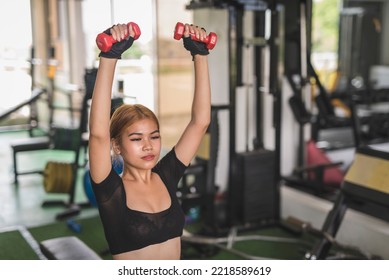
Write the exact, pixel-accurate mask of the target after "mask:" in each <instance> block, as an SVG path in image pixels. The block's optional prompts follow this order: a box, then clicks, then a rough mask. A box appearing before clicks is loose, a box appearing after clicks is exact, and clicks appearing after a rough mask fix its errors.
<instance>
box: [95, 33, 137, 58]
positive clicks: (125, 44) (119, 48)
mask: <svg viewBox="0 0 389 280" xmlns="http://www.w3.org/2000/svg"><path fill="white" fill-rule="evenodd" d="M104 33H105V34H107V35H111V28H108V29H107V30H105V31H104ZM133 43H134V38H132V37H131V36H129V37H128V38H127V39H124V40H121V41H120V42H116V43H114V44H113V45H112V47H111V49H110V50H109V51H108V52H100V54H99V56H101V57H106V58H117V59H121V58H122V54H123V53H124V52H125V51H126V50H128V49H129V48H130V47H131V46H132V44H133Z"/></svg>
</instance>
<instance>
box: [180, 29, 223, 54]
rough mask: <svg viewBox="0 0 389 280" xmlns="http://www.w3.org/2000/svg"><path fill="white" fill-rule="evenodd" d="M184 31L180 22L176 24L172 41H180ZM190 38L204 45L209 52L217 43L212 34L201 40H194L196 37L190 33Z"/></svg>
mask: <svg viewBox="0 0 389 280" xmlns="http://www.w3.org/2000/svg"><path fill="white" fill-rule="evenodd" d="M184 30H185V25H184V24H183V23H181V22H177V24H176V27H175V29H174V39H176V40H180V39H181V38H182V36H184ZM190 36H191V39H192V40H195V41H198V42H203V43H205V44H206V47H207V49H209V50H212V49H213V48H214V47H215V45H216V42H217V35H216V33H214V32H210V33H209V35H208V36H207V37H205V38H203V40H200V39H199V38H196V35H195V34H194V33H190Z"/></svg>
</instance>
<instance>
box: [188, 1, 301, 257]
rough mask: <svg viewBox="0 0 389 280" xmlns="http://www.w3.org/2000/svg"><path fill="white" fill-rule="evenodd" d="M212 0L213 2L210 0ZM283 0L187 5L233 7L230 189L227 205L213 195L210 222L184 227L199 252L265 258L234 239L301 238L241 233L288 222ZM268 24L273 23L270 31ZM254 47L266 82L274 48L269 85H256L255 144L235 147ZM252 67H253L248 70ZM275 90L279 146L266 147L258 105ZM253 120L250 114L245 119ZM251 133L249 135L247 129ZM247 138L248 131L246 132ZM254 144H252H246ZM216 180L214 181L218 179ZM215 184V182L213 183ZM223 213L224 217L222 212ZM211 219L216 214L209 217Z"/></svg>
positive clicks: (257, 65)
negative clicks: (283, 166)
mask: <svg viewBox="0 0 389 280" xmlns="http://www.w3.org/2000/svg"><path fill="white" fill-rule="evenodd" d="M211 2H212V3H211ZM278 4H279V2H278V1H209V2H208V3H206V1H191V2H190V4H189V5H188V6H187V8H188V9H201V8H219V9H227V10H228V65H229V67H230V68H229V77H228V78H229V105H226V108H225V109H227V110H228V112H229V171H228V174H229V180H228V190H227V192H228V195H227V198H226V206H225V209H224V210H223V209H219V208H217V205H216V201H215V198H214V199H208V203H210V204H211V205H210V206H209V207H208V208H207V209H211V208H212V207H213V210H214V211H215V212H216V211H217V212H219V211H224V212H225V213H224V215H221V214H218V213H215V212H214V213H210V214H209V215H208V213H205V214H204V215H206V216H205V217H208V219H206V218H205V220H204V221H205V223H204V224H203V228H202V229H201V230H200V231H199V233H198V234H197V233H190V232H189V231H185V233H184V235H183V241H184V244H189V245H192V246H194V247H196V248H197V249H198V250H199V251H200V253H201V252H203V250H206V249H204V248H202V247H207V246H213V247H217V248H218V249H222V250H226V251H229V252H231V253H233V254H236V255H239V256H241V257H243V258H248V259H260V257H258V256H251V255H247V254H245V253H243V252H239V251H237V250H234V249H233V244H234V242H239V241H243V240H268V241H276V242H291V243H299V242H301V240H298V239H295V238H284V239H283V238H276V237H275V238H271V237H270V238H269V237H263V236H258V235H255V236H250V237H240V236H239V233H240V232H243V231H248V230H256V229H260V228H264V227H272V226H280V227H282V228H284V229H289V230H291V231H292V232H294V231H293V229H292V228H289V227H288V225H287V224H285V223H284V222H283V221H281V219H280V213H279V205H280V201H279V186H278V184H279V181H280V154H281V99H282V92H281V89H280V75H281V73H280V62H281V61H280V57H281V53H282V52H283V49H282V48H283V42H282V41H283V34H282V29H283V10H282V7H281V6H279V5H278ZM245 11H252V12H253V15H254V20H253V30H254V37H253V38H244V35H243V30H244V26H243V18H244V15H245ZM265 25H269V26H270V27H271V29H270V32H269V33H268V34H266V32H267V31H265ZM244 47H247V48H249V47H253V50H254V57H255V58H254V60H253V61H255V62H254V63H255V65H254V67H253V68H254V72H255V73H254V75H255V77H254V79H255V80H256V81H258V83H261V82H264V81H263V80H264V78H263V73H262V71H263V65H264V64H265V60H262V57H263V53H262V52H263V50H264V48H267V49H268V51H269V56H270V57H269V64H266V66H265V67H267V70H268V72H269V80H268V81H266V82H267V84H268V88H266V89H265V90H264V88H265V87H264V86H262V85H261V84H257V85H255V87H254V96H255V108H257V109H256V111H255V121H256V122H255V130H256V131H255V137H254V139H253V143H252V146H253V149H252V150H250V149H248V148H247V149H246V150H245V151H243V152H237V150H236V137H237V135H236V134H237V127H236V126H237V124H236V116H237V114H238V113H239V112H238V111H237V104H236V98H237V92H236V90H237V88H238V87H241V86H246V87H247V86H248V85H247V84H245V82H244V79H243V77H242V70H243V49H244ZM251 71H252V69H250V72H249V73H252V72H251ZM264 93H270V94H271V95H272V98H273V128H274V134H275V136H274V139H275V145H274V146H275V148H274V151H271V150H267V149H265V148H264V139H263V137H264V133H263V119H262V118H263V116H262V112H261V110H260V109H259V108H263V106H264V104H263V94H264ZM246 121H248V120H246ZM247 136H248V135H247ZM246 140H247V141H249V140H248V137H247V138H246ZM248 146H250V145H247V147H248ZM214 184H215V182H213V185H214ZM214 188H215V187H214ZM220 216H224V221H220V220H218V217H219V218H220ZM210 219H211V220H210Z"/></svg>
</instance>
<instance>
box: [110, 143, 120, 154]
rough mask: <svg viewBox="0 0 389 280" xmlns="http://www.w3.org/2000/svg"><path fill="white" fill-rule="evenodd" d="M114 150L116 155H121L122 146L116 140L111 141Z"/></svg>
mask: <svg viewBox="0 0 389 280" xmlns="http://www.w3.org/2000/svg"><path fill="white" fill-rule="evenodd" d="M111 145H112V150H113V152H114V153H115V154H116V155H120V146H119V144H118V142H117V141H116V140H115V139H111Z"/></svg>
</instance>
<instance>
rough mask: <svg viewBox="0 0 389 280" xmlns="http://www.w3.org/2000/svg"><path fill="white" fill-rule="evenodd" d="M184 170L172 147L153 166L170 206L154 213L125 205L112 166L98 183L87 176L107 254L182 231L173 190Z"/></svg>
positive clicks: (177, 203) (121, 184) (121, 186)
mask: <svg viewBox="0 0 389 280" xmlns="http://www.w3.org/2000/svg"><path fill="white" fill-rule="evenodd" d="M185 170H186V166H185V165H184V164H183V163H182V162H181V161H179V160H178V159H177V157H176V154H175V151H174V149H172V150H171V151H170V152H169V153H167V154H166V155H165V156H164V157H163V158H162V159H161V160H160V161H159V162H158V163H157V165H156V166H155V167H154V168H153V170H152V171H153V172H155V173H156V174H158V175H159V176H160V178H161V180H162V182H163V183H164V184H165V186H166V187H167V189H168V192H169V195H170V199H171V205H170V207H169V208H168V209H166V210H163V211H161V212H158V213H146V212H142V211H137V210H132V209H130V208H128V207H127V204H126V194H125V190H124V185H123V181H122V179H121V177H120V176H119V175H118V174H117V173H116V172H115V171H114V169H112V170H111V172H110V173H109V175H108V177H107V178H106V179H105V180H103V181H102V182H101V183H99V184H96V183H94V182H93V180H91V181H92V186H93V190H94V193H95V196H96V201H97V205H98V209H99V213H100V218H101V221H102V224H103V228H104V233H105V237H106V240H107V242H108V246H109V249H110V252H111V254H113V255H116V254H120V253H124V252H128V251H133V250H137V249H141V248H143V247H146V246H149V245H152V244H158V243H162V242H164V241H167V240H169V239H171V238H175V237H178V236H181V235H182V231H183V228H184V223H185V215H184V213H183V211H182V209H181V206H180V204H179V202H178V199H177V196H176V193H175V192H176V189H177V184H178V182H179V180H180V179H181V177H182V175H183V174H184V172H185Z"/></svg>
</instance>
